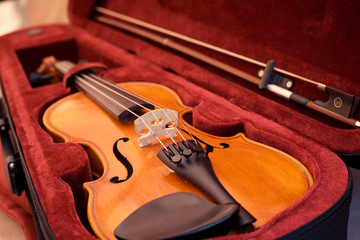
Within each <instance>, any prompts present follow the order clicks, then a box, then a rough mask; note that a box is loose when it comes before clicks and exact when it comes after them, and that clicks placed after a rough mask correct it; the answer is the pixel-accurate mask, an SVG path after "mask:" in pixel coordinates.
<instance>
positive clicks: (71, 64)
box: [62, 61, 197, 147]
mask: <svg viewBox="0 0 360 240" xmlns="http://www.w3.org/2000/svg"><path fill="white" fill-rule="evenodd" d="M62 62H63V63H64V64H66V65H68V67H66V68H68V69H70V68H71V67H72V66H73V65H74V64H73V63H71V62H69V61H62ZM89 75H91V76H92V77H93V78H96V80H98V81H101V82H102V83H103V84H104V86H105V87H106V88H107V89H108V90H110V91H112V92H113V93H115V94H117V95H119V96H121V97H124V98H126V99H127V100H129V101H131V102H133V103H134V104H137V105H138V106H140V107H141V108H144V109H146V110H148V111H150V112H151V110H150V109H148V108H146V107H144V106H142V105H139V104H138V103H137V102H135V101H133V100H132V99H129V98H127V97H125V96H123V95H122V94H120V93H119V92H116V91H114V90H113V89H111V88H109V87H107V86H106V85H107V84H111V83H109V82H108V81H106V80H105V79H103V78H101V77H99V76H97V75H96V74H92V73H90V74H89ZM91 80H92V79H91ZM114 86H115V87H117V86H116V85H114ZM121 90H122V91H124V92H125V93H127V94H129V95H130V96H134V97H137V98H140V99H142V100H143V101H147V102H150V103H152V104H153V105H154V106H156V107H157V108H159V109H160V110H161V111H162V112H163V113H164V114H165V116H166V117H167V118H168V120H169V121H170V122H172V120H171V118H170V117H169V115H168V114H167V113H166V112H165V111H164V108H166V107H164V106H162V105H160V104H157V103H153V102H152V101H151V100H149V99H146V98H145V97H143V96H142V97H139V96H136V95H134V94H133V93H131V92H129V91H127V90H126V89H121ZM153 115H154V114H153ZM174 115H175V114H174ZM154 117H155V118H156V116H155V115H154ZM174 117H175V118H177V119H178V121H179V122H180V123H181V125H182V126H183V127H184V128H185V130H186V131H187V132H188V134H189V135H190V137H191V138H192V140H193V141H194V142H196V143H197V140H196V139H195V138H194V136H192V134H191V133H190V131H188V128H187V127H186V125H185V124H184V123H183V122H182V121H181V119H179V118H178V116H176V115H175V116H174ZM156 119H157V118H156ZM157 121H158V122H159V123H160V121H159V120H158V119H157ZM160 125H161V126H162V128H163V129H164V130H165V131H166V133H167V135H168V136H169V137H170V138H171V140H172V141H173V142H174V143H175V144H176V146H177V147H179V146H178V144H177V143H176V141H175V140H174V139H173V138H172V137H171V136H170V134H169V132H168V131H167V130H166V128H165V127H164V126H163V125H162V124H161V123H160ZM173 126H174V127H175V128H176V130H177V133H178V134H179V135H180V137H181V138H182V139H183V140H184V143H185V144H186V145H188V144H187V141H186V139H185V137H184V136H183V134H182V133H181V131H180V130H179V128H178V127H177V126H176V125H173ZM188 147H189V146H188Z"/></svg>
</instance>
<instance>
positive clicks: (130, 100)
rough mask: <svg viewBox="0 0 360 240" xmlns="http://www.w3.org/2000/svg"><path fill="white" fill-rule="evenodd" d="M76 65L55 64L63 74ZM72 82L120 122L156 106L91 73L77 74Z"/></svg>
mask: <svg viewBox="0 0 360 240" xmlns="http://www.w3.org/2000/svg"><path fill="white" fill-rule="evenodd" d="M74 65H75V64H74V63H72V62H70V61H59V62H57V63H56V64H55V68H56V70H58V71H59V72H60V73H61V74H65V73H66V72H67V71H68V70H69V69H70V68H72V67H73V66H74ZM70 81H71V85H72V86H74V87H75V88H77V89H79V90H80V91H82V92H83V93H84V94H85V95H87V96H88V97H89V98H90V99H92V100H93V101H94V102H95V103H97V104H98V105H99V106H100V107H101V108H103V109H104V110H105V111H106V112H108V113H109V114H110V115H111V116H112V117H114V118H115V119H118V120H119V121H122V120H124V119H125V118H126V117H127V116H128V115H129V114H133V113H134V112H137V111H139V110H141V109H144V108H145V109H146V108H147V109H154V105H152V104H151V103H148V102H147V101H145V100H143V99H141V98H139V97H138V96H135V95H133V94H131V93H129V92H127V91H126V90H124V89H122V88H120V87H118V86H117V85H115V84H114V83H112V82H110V81H108V80H106V79H104V78H102V77H100V76H98V75H96V74H95V73H93V72H91V71H83V72H80V73H76V74H75V75H73V76H72V79H71V80H70Z"/></svg>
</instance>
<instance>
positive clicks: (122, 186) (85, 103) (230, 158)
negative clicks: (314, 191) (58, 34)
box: [43, 83, 313, 239]
mask: <svg viewBox="0 0 360 240" xmlns="http://www.w3.org/2000/svg"><path fill="white" fill-rule="evenodd" d="M119 86H121V87H123V88H125V89H127V90H129V91H131V92H133V93H135V94H137V95H139V96H144V97H145V98H146V99H149V100H151V102H154V103H158V104H161V105H163V106H165V107H166V108H169V109H172V110H176V111H177V112H179V118H180V119H182V117H183V116H184V114H186V113H188V112H190V111H191V108H189V107H186V106H184V105H183V104H182V102H181V100H180V99H179V97H178V96H177V95H176V94H175V93H174V92H172V91H171V90H169V89H167V88H165V87H163V86H161V85H156V84H151V83H125V84H120V85H119ZM182 121H183V122H185V121H184V120H182ZM43 122H44V125H45V127H46V128H47V129H48V131H49V132H51V133H52V134H53V135H54V136H56V138H60V139H62V140H63V141H66V142H67V141H71V142H77V143H79V144H81V145H83V146H84V148H85V150H87V152H88V153H89V159H90V162H91V167H92V170H93V172H94V175H95V176H96V175H97V177H98V179H96V180H94V181H92V182H88V183H84V188H85V190H86V191H87V193H88V218H89V221H90V224H91V226H92V228H93V230H94V232H95V233H96V235H97V236H99V237H100V238H103V239H115V236H114V234H113V231H114V229H115V228H116V227H117V225H118V224H119V223H121V222H122V221H123V220H124V219H125V218H126V217H127V216H128V215H129V214H131V212H133V211H134V210H136V209H137V208H138V207H140V206H141V205H143V204H145V203H147V202H149V201H151V200H153V199H155V198H158V197H161V196H164V195H166V194H169V193H173V192H181V191H184V192H192V193H196V194H199V195H201V196H203V197H206V198H208V197H207V196H206V195H204V194H203V193H202V192H201V191H200V190H198V189H197V188H196V187H195V186H193V185H192V184H190V183H189V182H188V181H187V180H186V179H183V178H182V177H180V176H178V175H177V174H176V173H174V172H172V171H170V170H169V169H168V168H167V167H166V166H165V165H164V164H163V163H162V162H161V161H160V160H159V159H158V158H157V157H156V155H157V153H158V151H160V150H161V149H162V146H161V145H160V144H158V143H154V144H152V145H150V146H146V147H143V148H141V147H139V144H138V141H137V136H136V133H135V129H134V125H133V123H132V122H126V123H125V122H119V121H117V120H115V119H113V118H112V117H111V116H110V115H108V114H107V113H105V112H104V111H103V110H102V109H101V108H100V107H99V106H97V105H96V104H95V103H94V102H93V101H91V100H90V99H89V98H87V97H86V96H85V95H84V94H82V93H76V94H73V95H70V96H68V97H65V98H63V99H61V100H59V101H58V102H56V103H54V104H53V105H52V106H50V107H49V108H48V109H47V111H46V112H45V115H44V117H43ZM185 125H186V127H187V129H188V131H189V132H191V134H193V135H195V136H196V137H198V138H200V139H201V140H203V141H204V142H206V143H208V144H210V145H212V146H217V147H220V145H219V144H220V143H227V144H229V146H230V147H229V148H225V149H217V148H215V149H214V151H213V152H212V153H210V154H209V157H210V159H211V162H212V164H213V167H214V171H215V173H216V175H217V176H218V178H219V179H220V181H221V182H222V184H223V185H224V186H225V188H226V189H227V190H228V191H229V192H230V194H231V195H232V196H233V197H234V198H235V199H236V200H237V201H238V202H239V203H240V204H241V205H242V206H244V207H245V208H246V209H247V210H248V211H249V212H250V213H251V214H252V215H253V216H254V217H255V218H256V219H257V221H256V222H255V223H254V225H255V226H256V227H260V226H262V225H263V224H264V223H265V222H267V221H268V220H269V219H270V218H272V217H273V216H274V215H275V214H277V213H279V212H281V211H282V210H284V209H285V208H287V207H288V206H289V205H290V204H292V203H294V202H295V201H296V200H298V199H299V198H301V197H302V196H303V195H304V194H305V192H306V191H307V190H308V188H309V187H310V186H311V184H312V181H313V180H312V177H311V174H310V173H309V171H308V170H307V169H306V168H305V167H304V166H303V165H302V164H301V162H300V161H298V160H296V159H294V158H293V157H291V156H289V155H287V154H285V153H283V152H281V151H279V150H276V149H274V148H271V147H269V146H266V145H263V144H260V143H257V142H254V141H251V140H249V139H247V138H246V137H245V136H244V135H243V134H242V133H239V134H237V135H235V136H233V137H217V136H212V135H209V134H206V133H204V132H201V131H199V130H197V129H195V128H193V127H192V126H190V125H189V124H187V123H186V122H185ZM179 127H182V126H181V124H179ZM182 128H183V127H182ZM182 134H183V135H184V136H185V137H186V138H187V139H190V137H189V136H188V135H187V134H186V133H184V132H182ZM122 137H127V138H129V139H130V141H128V142H119V143H118V144H117V148H118V150H119V151H120V152H121V154H122V155H124V156H125V157H126V158H127V159H128V160H129V162H130V163H131V164H132V166H133V169H134V172H133V175H132V177H131V178H130V179H128V180H127V181H125V182H122V183H111V182H110V179H111V178H112V177H114V176H118V177H119V178H120V179H125V178H126V176H127V171H126V169H125V167H124V166H123V165H122V164H121V162H120V161H119V160H117V159H116V157H115V156H114V153H113V145H114V143H115V142H116V141H117V140H118V139H119V138H122ZM162 140H163V142H164V144H165V145H168V144H170V143H172V142H171V140H169V139H162ZM175 140H176V141H181V140H182V139H181V138H180V137H177V138H176V139H175ZM74 161H76V159H74ZM208 199H209V198H208ZM174 204H176V203H174Z"/></svg>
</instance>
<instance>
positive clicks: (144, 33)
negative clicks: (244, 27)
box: [95, 7, 360, 127]
mask: <svg viewBox="0 0 360 240" xmlns="http://www.w3.org/2000/svg"><path fill="white" fill-rule="evenodd" d="M95 11H96V12H98V13H101V14H104V15H108V16H111V17H113V18H117V19H120V20H122V21H123V22H120V21H117V20H114V19H112V18H108V17H103V16H95V19H96V20H97V21H99V22H101V23H105V24H108V25H110V26H113V27H117V28H120V29H122V30H126V31H128V32H131V33H134V34H137V35H139V36H141V37H144V38H147V39H149V40H152V41H154V42H156V43H160V44H162V45H163V46H165V47H169V48H172V49H174V50H176V51H179V52H181V53H184V54H186V55H188V56H191V57H193V58H195V59H198V60H200V61H203V62H205V63H207V64H210V65H212V66H215V67H217V68H219V69H221V70H223V71H226V72H228V73H231V74H233V75H235V76H237V77H240V78H242V79H244V80H247V81H249V82H251V83H254V84H256V85H258V87H259V88H260V89H266V90H268V91H270V92H272V93H274V94H276V95H278V96H280V97H282V98H285V99H286V100H288V101H293V102H296V103H298V104H301V105H303V106H305V107H307V108H310V109H312V110H314V111H316V112H319V113H322V114H324V115H326V116H328V117H331V118H333V119H336V120H338V121H340V122H343V123H345V124H347V125H350V126H353V127H360V121H359V120H357V119H355V118H353V116H354V115H355V112H356V110H357V108H358V105H359V102H360V98H359V97H356V96H353V95H350V94H348V93H345V92H342V91H340V90H338V89H335V88H331V87H329V86H326V85H325V84H322V83H318V82H315V81H312V80H310V79H307V78H304V77H301V76H298V75H296V74H293V73H290V72H287V71H285V70H282V69H279V68H275V67H274V64H275V62H274V61H273V60H269V61H268V62H267V63H266V64H265V63H262V62H259V61H256V60H254V59H251V58H248V57H245V56H242V55H239V54H236V53H233V52H230V51H227V50H225V49H222V48H219V47H216V46H213V45H210V44H207V43H204V42H201V41H198V40H196V39H193V38H190V37H187V36H184V35H181V34H178V33H175V32H172V31H169V30H166V29H163V28H160V27H158V26H155V25H152V24H149V23H146V22H143V21H140V20H138V19H134V18H131V17H129V16H126V15H123V14H120V13H116V12H113V11H111V10H108V9H105V8H102V7H95ZM125 22H128V23H131V24H132V25H130V24H128V23H125ZM134 25H137V26H139V27H142V28H146V29H149V30H152V31H156V32H160V33H162V34H167V35H169V36H172V37H175V38H178V39H181V40H184V41H187V42H190V43H193V44H196V45H199V46H202V47H205V48H208V49H212V50H214V51H217V52H221V53H223V54H226V55H229V56H232V57H235V58H238V59H241V60H244V61H247V62H250V63H253V64H256V65H258V66H261V67H264V69H262V70H260V71H259V73H258V76H253V75H251V74H248V73H246V72H243V71H241V70H239V69H237V68H235V67H232V66H230V65H228V64H226V63H223V62H221V61H219V60H216V59H214V58H212V57H209V56H207V55H205V54H203V53H200V52H198V51H196V50H193V49H191V48H189V47H186V46H184V45H182V44H179V43H177V42H175V41H173V40H171V39H169V38H166V37H162V36H160V35H158V34H155V33H153V32H150V31H149V30H144V29H141V28H139V27H135V26H134ZM275 72H277V73H283V74H285V75H287V76H291V77H295V78H297V79H300V80H303V81H306V82H308V83H311V84H314V85H316V86H317V88H318V89H320V90H321V91H324V92H326V93H327V94H328V97H329V99H328V101H327V102H322V101H320V100H316V101H312V100H310V99H308V98H306V97H304V96H302V95H299V94H297V93H294V92H292V91H290V89H291V88H292V87H293V86H294V82H293V80H291V79H289V78H286V77H283V76H281V75H279V74H276V73H275Z"/></svg>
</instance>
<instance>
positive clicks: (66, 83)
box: [62, 63, 107, 88]
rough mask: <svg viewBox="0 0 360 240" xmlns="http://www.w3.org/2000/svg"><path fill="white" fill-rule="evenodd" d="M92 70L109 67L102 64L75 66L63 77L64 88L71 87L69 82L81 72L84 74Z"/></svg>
mask: <svg viewBox="0 0 360 240" xmlns="http://www.w3.org/2000/svg"><path fill="white" fill-rule="evenodd" d="M91 68H101V69H107V67H106V66H105V65H104V64H102V63H82V64H77V65H75V66H73V67H72V68H70V69H69V70H68V71H67V72H66V74H65V75H64V77H63V80H62V82H63V86H64V88H67V87H69V85H70V84H69V80H70V78H71V77H72V76H73V75H74V74H77V73H79V72H82V71H84V70H88V69H91Z"/></svg>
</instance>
